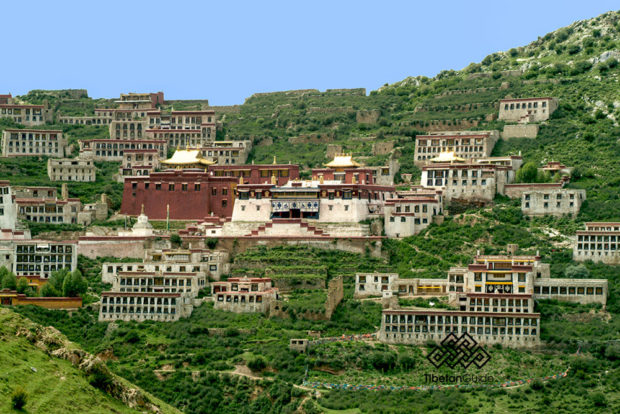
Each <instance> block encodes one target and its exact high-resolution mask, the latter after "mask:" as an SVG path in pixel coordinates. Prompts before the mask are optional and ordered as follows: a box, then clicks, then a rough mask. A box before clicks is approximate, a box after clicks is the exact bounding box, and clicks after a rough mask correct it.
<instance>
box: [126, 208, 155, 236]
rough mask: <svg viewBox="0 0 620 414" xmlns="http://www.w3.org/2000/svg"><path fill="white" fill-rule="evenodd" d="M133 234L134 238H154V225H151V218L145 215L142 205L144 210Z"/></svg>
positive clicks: (133, 228) (133, 229)
mask: <svg viewBox="0 0 620 414" xmlns="http://www.w3.org/2000/svg"><path fill="white" fill-rule="evenodd" d="M131 233H132V235H134V236H152V235H153V225H152V224H151V223H149V218H148V217H147V216H146V214H144V204H142V210H141V211H140V215H139V216H138V221H137V222H136V224H134V225H133V227H132V228H131Z"/></svg>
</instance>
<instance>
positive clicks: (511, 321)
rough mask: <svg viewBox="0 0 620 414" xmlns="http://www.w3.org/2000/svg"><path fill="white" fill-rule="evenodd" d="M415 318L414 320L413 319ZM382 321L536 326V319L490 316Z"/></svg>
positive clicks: (393, 317) (407, 317)
mask: <svg viewBox="0 0 620 414" xmlns="http://www.w3.org/2000/svg"><path fill="white" fill-rule="evenodd" d="M414 317H415V318H414ZM383 321H384V322H385V323H386V324H387V323H396V324H416V325H418V324H424V325H427V324H438V325H444V324H445V325H450V324H453V325H467V324H469V325H489V326H491V325H492V326H512V325H515V326H538V319H537V318H521V317H518V318H515V317H504V316H501V317H490V316H449V315H390V314H389V313H388V314H385V315H384V318H383Z"/></svg>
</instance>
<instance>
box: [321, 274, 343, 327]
mask: <svg viewBox="0 0 620 414" xmlns="http://www.w3.org/2000/svg"><path fill="white" fill-rule="evenodd" d="M343 297H344V288H343V284H342V276H338V277H337V278H335V279H332V280H330V281H329V283H328V285H327V300H326V301H325V317H326V318H327V319H331V317H332V314H333V313H334V310H336V307H337V306H338V304H339V303H340V302H341V301H342V298H343Z"/></svg>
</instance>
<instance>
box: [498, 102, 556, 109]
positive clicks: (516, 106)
mask: <svg viewBox="0 0 620 414" xmlns="http://www.w3.org/2000/svg"><path fill="white" fill-rule="evenodd" d="M541 106H542V107H543V108H546V107H547V101H542V102H541ZM531 108H538V102H517V103H511V104H504V110H506V111H508V110H512V109H531Z"/></svg>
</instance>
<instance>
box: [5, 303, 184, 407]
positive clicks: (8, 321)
mask: <svg viewBox="0 0 620 414" xmlns="http://www.w3.org/2000/svg"><path fill="white" fill-rule="evenodd" d="M24 330H28V331H29V332H31V333H41V332H44V331H41V330H40V327H38V326H37V325H36V324H34V323H32V322H30V321H28V320H27V319H26V318H24V317H22V316H20V315H18V314H16V313H13V312H12V311H11V310H8V309H2V308H0V366H2V370H0V411H1V412H3V413H10V412H28V413H60V412H62V413H93V414H99V413H100V414H107V413H110V412H114V413H123V414H124V413H127V414H129V413H142V412H148V411H150V410H146V406H145V405H144V401H143V402H142V405H141V406H140V407H136V408H130V407H129V406H128V405H126V404H125V403H124V402H123V401H121V400H118V399H115V398H113V397H111V396H110V395H109V394H108V393H107V392H105V391H102V390H101V389H100V388H102V387H101V384H103V383H108V382H111V381H113V380H112V379H111V378H109V379H106V377H104V376H103V374H102V375H101V376H97V375H98V374H97V375H95V374H91V375H90V376H89V375H88V374H86V373H85V372H84V371H83V370H81V369H79V368H78V367H77V366H75V365H74V364H72V363H71V362H70V361H69V360H66V359H62V358H59V357H56V356H54V355H52V352H53V351H57V349H58V347H59V346H57V347H52V342H51V341H53V339H51V338H50V337H49V336H45V335H41V336H38V337H37V338H36V340H35V341H34V342H33V341H32V340H29V339H28V338H27V336H26V335H24V334H23V332H24ZM60 340H61V341H62V340H63V339H62V338H61V339H60ZM48 346H49V348H48ZM46 350H47V351H46ZM121 381H123V383H124V380H121ZM127 385H128V386H130V387H133V388H134V389H136V390H137V392H138V395H140V394H139V393H141V394H142V395H146V394H145V393H144V392H143V391H141V390H138V389H137V388H136V387H135V386H132V385H130V384H127ZM19 388H23V389H24V390H25V392H26V395H27V398H26V405H25V407H24V409H25V411H21V410H20V411H18V410H13V409H12V405H11V395H12V393H13V392H14V390H15V389H19ZM149 399H150V400H151V401H150V402H151V403H154V404H155V406H156V407H158V408H157V409H158V410H160V412H161V413H162V414H165V413H170V414H172V413H178V412H179V411H177V410H175V409H173V408H172V407H170V406H168V405H167V404H165V403H162V402H161V401H159V400H157V399H155V398H153V397H150V396H147V399H146V402H148V401H149ZM145 410H146V411H145Z"/></svg>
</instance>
